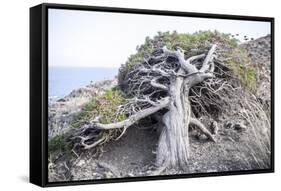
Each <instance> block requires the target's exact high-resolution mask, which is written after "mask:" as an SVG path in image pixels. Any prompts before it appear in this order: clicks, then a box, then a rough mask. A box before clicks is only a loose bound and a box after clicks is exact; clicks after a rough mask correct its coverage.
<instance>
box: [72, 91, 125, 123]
mask: <svg viewBox="0 0 281 191" xmlns="http://www.w3.org/2000/svg"><path fill="white" fill-rule="evenodd" d="M124 102H125V98H124V94H123V93H122V92H121V91H120V90H118V89H110V90H107V91H105V93H104V94H102V95H100V96H97V97H93V98H91V99H90V100H89V102H88V103H86V104H85V105H84V107H83V108H82V110H81V112H79V113H78V114H77V115H76V116H75V118H74V120H73V123H72V126H73V127H74V128H77V127H80V125H81V123H83V122H84V121H89V120H91V119H94V118H95V117H97V116H99V117H100V118H99V122H100V123H104V124H107V123H112V122H118V121H122V120H124V119H125V117H126V116H125V114H123V113H120V114H119V113H118V106H120V105H121V104H123V103H124Z"/></svg>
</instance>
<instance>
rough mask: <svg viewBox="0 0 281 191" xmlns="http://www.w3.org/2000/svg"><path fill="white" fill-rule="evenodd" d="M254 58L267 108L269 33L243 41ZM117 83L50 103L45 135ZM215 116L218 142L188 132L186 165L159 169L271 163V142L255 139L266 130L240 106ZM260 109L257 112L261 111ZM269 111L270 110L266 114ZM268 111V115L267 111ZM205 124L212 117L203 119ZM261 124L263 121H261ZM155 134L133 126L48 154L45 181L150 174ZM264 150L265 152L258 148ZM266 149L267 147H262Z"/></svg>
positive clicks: (63, 126)
mask: <svg viewBox="0 0 281 191" xmlns="http://www.w3.org/2000/svg"><path fill="white" fill-rule="evenodd" d="M242 46H244V47H245V49H246V50H247V52H248V54H249V57H250V58H251V60H252V63H253V64H255V65H256V67H257V68H258V69H259V70H258V89H257V97H258V98H259V99H260V100H261V102H263V103H267V110H268V111H269V110H270V108H269V107H270V104H269V103H270V94H269V93H268V92H269V89H270V36H266V37H263V38H259V39H256V40H254V41H249V42H247V43H244V44H242ZM116 84H117V80H116V79H114V80H107V81H101V82H97V83H93V84H90V85H88V86H86V87H83V88H80V89H78V90H74V91H73V92H71V93H70V94H69V95H68V96H66V97H65V98H63V99H60V100H58V101H56V102H54V103H52V104H51V105H50V106H49V139H51V138H52V137H54V136H56V135H59V134H63V133H65V132H67V131H68V130H69V128H70V123H71V121H72V120H73V117H74V115H75V114H76V113H77V112H79V111H80V110H81V107H82V106H83V104H85V103H86V102H87V101H88V100H89V99H90V98H91V97H92V96H97V95H100V94H102V93H103V92H104V91H105V90H106V89H109V88H112V87H114V86H115V85H116ZM234 107H235V108H230V112H229V113H226V114H224V115H223V116H221V117H220V118H219V119H218V120H217V123H218V132H217V133H216V134H215V135H214V136H215V138H216V140H217V142H216V143H213V142H210V141H209V140H207V138H206V137H205V136H204V135H201V134H199V133H198V132H196V131H192V132H191V133H190V137H191V140H190V145H191V158H190V166H189V168H188V169H187V170H186V171H184V172H181V171H178V170H173V169H170V170H169V171H165V172H161V174H180V173H185V174H186V173H207V172H223V171H236V170H251V169H262V168H268V167H269V166H270V158H269V157H270V149H269V148H270V145H268V144H269V142H268V140H267V141H261V142H257V141H256V139H260V138H261V136H263V135H266V136H268V134H269V133H270V129H263V130H261V131H259V132H258V135H257V130H256V129H255V127H256V126H259V125H261V124H259V123H255V124H252V122H251V120H248V119H249V118H252V119H254V118H255V116H250V117H249V118H247V117H246V118H245V117H244V118H243V117H242V116H244V113H245V112H244V110H243V108H239V106H234ZM263 114H264V113H261V115H263ZM267 114H268V113H267ZM265 115H266V114H265ZM201 121H203V122H204V123H205V125H206V126H207V127H210V121H208V120H207V119H201ZM264 123H267V121H265V122H264ZM157 140H158V134H157V132H156V130H155V129H154V128H146V127H143V126H140V125H139V126H134V127H130V128H128V130H127V132H126V134H125V135H124V136H123V137H122V138H121V139H119V140H118V141H112V142H109V143H106V144H105V145H103V146H102V147H99V148H96V149H93V150H90V151H87V152H83V153H81V154H79V155H78V154H77V153H72V154H71V155H59V156H57V157H56V158H49V181H51V182H52V181H66V180H88V179H104V178H115V177H118V178H120V177H131V176H150V175H153V173H154V161H155V151H156V148H157ZM260 149H263V152H260ZM264 150H266V151H264Z"/></svg>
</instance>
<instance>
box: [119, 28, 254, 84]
mask: <svg viewBox="0 0 281 191" xmlns="http://www.w3.org/2000/svg"><path fill="white" fill-rule="evenodd" d="M213 43H216V44H219V45H221V46H220V47H221V51H220V52H221V55H220V57H222V58H227V61H226V64H228V65H229V66H230V68H231V69H232V74H233V76H234V77H236V78H237V79H239V80H240V81H241V84H242V85H244V86H245V87H246V88H247V89H249V90H255V86H256V71H255V69H254V68H253V67H252V66H251V65H250V64H249V63H250V62H249V59H248V57H247V54H246V52H245V50H244V49H242V48H240V46H239V41H238V40H237V39H235V38H231V35H230V34H225V33H220V32H218V31H198V32H195V33H192V34H188V33H177V32H176V31H174V32H172V33H170V32H158V34H157V35H156V36H154V37H153V38H149V37H146V39H145V42H144V44H143V45H140V46H138V47H137V53H135V54H132V55H131V56H129V58H128V60H127V62H126V63H125V64H123V65H121V67H120V69H119V74H118V83H119V85H120V87H121V88H122V89H125V88H126V74H127V73H128V72H129V71H130V70H131V68H132V66H133V65H134V64H135V63H137V62H140V61H142V60H143V58H146V57H148V56H149V55H151V53H152V52H153V51H154V50H156V49H159V48H162V47H164V46H166V47H167V48H169V49H173V50H175V49H176V48H177V47H180V48H182V49H183V50H185V56H186V57H190V56H194V55H196V54H200V53H203V52H206V50H208V49H209V48H210V46H211V44H213Z"/></svg>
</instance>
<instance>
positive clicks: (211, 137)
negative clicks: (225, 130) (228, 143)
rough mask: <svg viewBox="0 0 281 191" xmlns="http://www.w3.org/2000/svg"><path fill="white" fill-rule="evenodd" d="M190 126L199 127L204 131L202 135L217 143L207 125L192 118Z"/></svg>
mask: <svg viewBox="0 0 281 191" xmlns="http://www.w3.org/2000/svg"><path fill="white" fill-rule="evenodd" d="M190 124H193V125H195V126H197V127H198V128H199V129H200V130H201V131H202V133H204V134H205V135H206V136H207V137H208V138H209V139H210V140H212V141H213V142H216V140H215V138H214V137H213V135H212V134H211V133H210V132H209V131H208V129H207V128H206V127H205V125H204V124H203V123H201V122H200V121H199V120H198V119H196V118H191V119H190Z"/></svg>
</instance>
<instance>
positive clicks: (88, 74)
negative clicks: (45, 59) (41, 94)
mask: <svg viewBox="0 0 281 191" xmlns="http://www.w3.org/2000/svg"><path fill="white" fill-rule="evenodd" d="M48 73H49V74H48V82H49V84H48V98H49V101H55V100H57V99H60V98H62V97H64V96H66V95H68V94H69V93H70V92H71V91H72V90H74V89H78V88H80V87H83V86H86V85H88V84H90V83H91V82H96V81H101V80H107V79H113V78H114V77H115V76H116V75H117V74H118V68H101V67H99V68H97V67H59V66H50V67H49V68H48Z"/></svg>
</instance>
